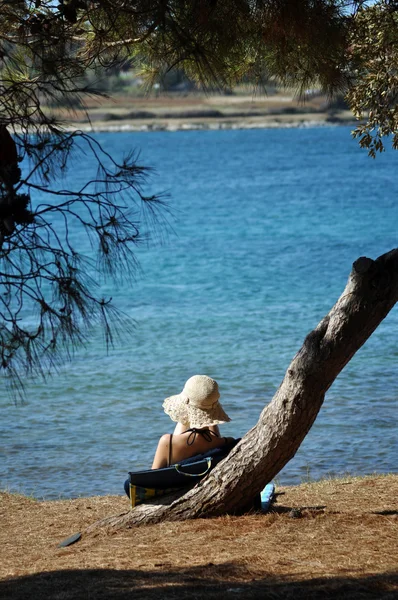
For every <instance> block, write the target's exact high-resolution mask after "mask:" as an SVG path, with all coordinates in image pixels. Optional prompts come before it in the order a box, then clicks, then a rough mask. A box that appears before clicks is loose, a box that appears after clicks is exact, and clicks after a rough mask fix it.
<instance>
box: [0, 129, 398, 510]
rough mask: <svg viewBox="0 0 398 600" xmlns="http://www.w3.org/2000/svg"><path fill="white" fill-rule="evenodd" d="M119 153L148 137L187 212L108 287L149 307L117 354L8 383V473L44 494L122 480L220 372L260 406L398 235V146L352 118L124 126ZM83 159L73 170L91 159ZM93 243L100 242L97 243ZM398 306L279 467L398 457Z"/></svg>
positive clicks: (238, 403) (287, 472) (236, 429)
mask: <svg viewBox="0 0 398 600" xmlns="http://www.w3.org/2000/svg"><path fill="white" fill-rule="evenodd" d="M97 138H98V139H99V141H101V142H102V143H103V144H104V146H105V147H106V149H107V150H108V151H110V152H115V153H116V154H117V153H120V154H121V153H122V152H127V151H128V150H130V149H132V148H140V149H141V156H140V159H141V162H142V163H143V164H147V165H152V166H154V167H155V168H156V176H154V177H152V178H151V180H150V185H149V188H150V189H151V190H152V191H157V192H158V191H162V190H166V191H169V192H170V195H171V198H170V205H171V207H172V210H173V213H174V222H173V227H174V231H175V233H172V232H170V233H169V235H168V236H166V237H165V239H164V242H163V244H158V245H155V246H152V247H149V248H141V249H140V250H139V252H138V256H139V259H140V264H141V270H142V273H141V275H140V276H139V277H138V279H137V281H136V282H135V283H134V284H130V283H128V282H125V283H123V284H122V285H120V286H119V287H118V288H116V287H114V286H110V285H107V286H106V287H105V291H106V293H109V294H110V295H112V296H113V298H114V301H115V303H116V304H117V305H118V306H119V307H120V308H121V309H123V310H124V311H125V312H126V313H128V314H129V315H130V316H131V317H133V318H134V319H135V321H136V328H135V333H134V335H133V336H132V337H131V338H130V339H127V340H125V341H124V343H123V344H121V345H118V346H116V347H115V349H114V350H112V351H110V352H109V354H106V351H105V349H104V347H103V344H102V339H101V336H100V335H98V336H97V337H94V339H93V340H92V342H91V343H90V345H88V346H87V348H85V349H84V350H81V351H79V352H78V354H77V355H76V357H75V359H74V360H73V361H72V362H71V363H68V364H66V365H65V366H64V367H63V368H62V370H61V371H60V372H59V373H58V374H56V375H55V376H54V377H53V378H50V379H48V381H46V382H42V381H33V382H30V383H28V386H27V402H26V404H24V405H15V404H14V403H13V401H12V400H11V399H9V398H7V397H4V396H3V398H2V399H1V401H0V402H1V404H0V407H1V414H2V418H1V424H0V452H1V456H0V488H5V487H7V488H9V489H12V490H17V491H22V492H24V493H29V494H33V495H35V496H37V497H39V498H41V497H44V498H56V497H59V496H63V497H76V496H78V495H90V494H111V493H123V492H122V484H123V481H124V479H125V477H126V473H127V471H129V470H135V469H141V468H145V467H147V466H149V465H150V463H151V459H152V456H153V453H154V451H155V448H156V444H157V438H158V437H159V436H160V435H161V434H162V433H164V432H166V431H170V430H171V427H172V425H171V421H170V420H169V418H168V417H167V416H166V415H164V413H163V412H162V408H161V404H162V401H163V399H164V398H165V397H166V396H168V395H170V394H174V393H178V392H179V391H181V389H182V386H183V384H184V382H185V380H186V379H187V378H188V377H190V376H191V375H193V374H195V373H205V374H208V375H211V376H212V377H214V378H215V379H217V380H218V382H219V385H220V389H221V394H222V401H223V404H224V406H225V408H226V409H227V411H228V413H229V414H230V416H231V418H232V422H231V423H230V424H228V425H225V426H224V427H223V431H224V432H225V434H226V435H233V436H236V437H237V436H242V435H244V433H245V432H246V431H247V430H248V429H250V428H251V427H252V426H253V425H254V424H255V423H256V421H257V419H258V416H259V414H260V412H261V409H262V408H263V406H264V405H265V404H267V403H268V402H269V401H270V400H271V398H272V396H273V394H274V392H275V391H276V389H277V387H278V385H279V384H280V382H281V380H282V378H283V375H284V372H285V370H286V368H287V367H288V365H289V362H290V360H291V359H292V357H293V356H294V354H295V353H296V352H297V350H298V349H299V347H300V346H301V344H302V341H303V339H304V337H305V335H306V334H307V333H308V332H309V331H310V330H311V329H313V328H314V327H315V326H316V325H317V323H318V322H319V321H320V319H321V318H322V317H323V316H324V315H325V314H326V313H327V312H328V311H329V309H330V308H331V306H332V305H333V304H334V303H335V301H336V300H337V298H338V297H339V295H340V294H341V292H342V291H343V288H344V286H345V283H346V280H347V278H348V275H349V272H350V269H351V265H352V262H353V261H354V260H355V259H356V258H358V257H359V256H361V255H366V256H370V257H372V258H375V257H377V256H379V255H380V254H382V253H384V252H386V251H388V250H390V249H392V248H393V247H396V246H397V245H398V244H397V238H398V236H397V233H398V227H397V226H398V201H397V197H398V180H397V178H396V167H397V164H398V153H396V152H395V153H394V152H393V151H389V152H386V153H385V154H383V155H381V156H380V157H378V158H377V160H376V161H372V160H371V159H369V158H368V157H367V155H366V153H365V152H364V151H361V150H360V149H359V148H358V147H357V144H356V142H355V141H353V140H351V138H350V130H349V128H346V127H342V128H332V127H330V128H329V127H327V128H326V127H324V128H308V129H276V130H251V131H250V130H243V131H231V130H230V131H214V132H213V131H187V132H174V133H170V132H159V133H155V132H154V133H142V134H137V133H131V134H130V133H112V134H111V133H109V134H105V133H104V134H98V135H97ZM93 168H94V165H92V164H91V163H90V161H88V160H86V161H84V162H81V163H80V164H79V163H77V164H75V165H74V170H73V174H71V175H70V177H72V176H73V179H74V180H78V179H79V180H81V181H84V180H85V178H87V177H88V176H90V175H92V169H93ZM82 251H84V252H86V251H87V248H86V246H82ZM397 326H398V310H397V309H396V308H395V309H394V310H393V311H392V312H391V313H390V315H389V316H388V317H387V318H386V320H385V321H384V322H383V323H382V324H381V325H380V327H379V328H378V329H377V331H376V332H375V333H374V334H373V336H372V338H371V339H370V340H369V341H368V342H367V344H365V346H364V347H363V348H362V349H361V350H360V351H359V352H358V353H357V355H356V356H355V357H354V359H353V360H352V361H351V362H350V364H349V365H348V366H347V367H346V369H345V370H344V371H343V373H342V374H341V375H340V376H339V377H338V379H337V380H336V382H335V383H334V385H333V386H332V388H331V389H330V391H329V393H328V394H327V397H326V401H325V404H324V406H323V408H322V410H321V412H320V414H319V417H318V419H317V421H316V422H315V425H314V426H313V428H312V430H311V431H310V433H309V434H308V436H307V438H306V440H305V442H304V443H303V445H302V447H301V448H300V450H299V451H298V453H297V454H296V456H295V457H294V459H293V460H292V461H291V462H290V463H289V464H288V465H287V466H286V467H285V469H284V470H283V471H282V472H281V474H280V476H279V480H280V482H281V483H289V484H295V483H300V482H301V480H302V478H303V477H306V476H307V475H308V474H310V476H312V477H314V478H318V477H321V476H323V475H326V474H328V473H341V472H351V473H359V474H365V473H373V472H393V471H396V457H397V455H398V447H397V435H396V434H397V413H398V402H397V400H398V380H397V359H398V345H397V331H398V327H397Z"/></svg>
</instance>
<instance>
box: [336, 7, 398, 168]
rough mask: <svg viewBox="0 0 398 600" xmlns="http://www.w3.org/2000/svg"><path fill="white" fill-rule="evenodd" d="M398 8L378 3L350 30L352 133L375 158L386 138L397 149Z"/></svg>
mask: <svg viewBox="0 0 398 600" xmlns="http://www.w3.org/2000/svg"><path fill="white" fill-rule="evenodd" d="M397 9H398V7H395V5H392V6H390V3H377V4H375V5H374V6H370V7H368V8H366V10H365V9H362V10H361V11H360V12H359V13H358V15H357V17H356V19H355V23H354V26H353V27H352V30H351V37H350V48H349V50H350V52H351V77H352V84H351V86H350V88H349V90H348V93H347V98H348V101H349V104H350V107H351V109H352V111H353V113H354V115H355V116H356V117H357V119H358V120H363V121H364V122H363V123H361V124H360V125H359V126H358V127H357V128H356V129H355V131H354V132H353V134H354V136H355V137H357V138H358V139H359V144H360V146H361V147H363V148H368V149H369V155H370V156H372V157H373V158H374V157H375V156H376V153H377V152H382V151H383V150H384V143H383V139H382V138H383V137H386V136H389V135H391V136H392V145H393V147H394V148H395V149H396V148H398V106H397V100H398V13H397Z"/></svg>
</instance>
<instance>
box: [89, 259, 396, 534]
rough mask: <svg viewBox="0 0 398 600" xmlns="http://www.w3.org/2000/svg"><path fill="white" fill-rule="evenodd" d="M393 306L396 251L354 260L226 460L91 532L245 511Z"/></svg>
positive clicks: (294, 448) (290, 453)
mask: <svg viewBox="0 0 398 600" xmlns="http://www.w3.org/2000/svg"><path fill="white" fill-rule="evenodd" d="M397 300H398V249H395V250H392V251H391V252H389V253H387V254H384V255H383V256H380V257H379V258H378V259H377V260H375V261H373V260H371V259H369V258H366V257H362V258H359V259H358V260H357V261H356V262H355V263H354V265H353V269H352V272H351V274H350V277H349V280H348V283H347V286H346V288H345V290H344V292H343V294H342V295H341V297H340V298H339V300H338V301H337V302H336V304H335V306H334V307H333V308H332V310H331V311H330V312H329V314H328V315H326V317H324V319H322V321H321V322H320V323H319V325H318V326H317V327H316V329H314V331H312V332H311V333H310V334H309V335H308V336H307V337H306V339H305V340H304V344H303V346H302V348H301V349H300V351H299V352H298V353H297V355H296V356H295V357H294V359H293V361H292V363H291V364H290V366H289V368H288V370H287V372H286V375H285V377H284V379H283V381H282V384H281V386H280V387H279V389H278V391H277V392H276V394H275V396H274V398H273V399H272V401H271V402H270V404H269V405H268V406H267V407H266V408H264V410H263V411H262V413H261V415H260V419H259V421H258V423H257V425H255V427H253V429H251V430H250V431H249V432H248V433H247V434H246V435H245V436H244V437H243V438H242V440H241V441H240V442H239V443H238V444H237V445H236V446H235V448H234V449H233V450H232V451H231V453H230V454H229V455H228V457H227V458H226V459H225V460H224V461H222V463H220V464H219V465H218V466H217V467H216V468H215V469H214V470H213V471H212V472H211V473H210V474H209V475H208V476H207V477H206V478H205V479H203V480H202V481H201V482H200V483H198V484H197V485H196V486H195V487H194V488H193V489H191V490H190V491H189V492H187V493H186V494H184V495H183V496H181V497H178V498H177V499H174V500H173V499H172V500H171V503H170V499H169V504H165V503H164V501H163V503H159V500H158V501H157V503H153V504H146V505H140V506H137V507H136V508H134V509H133V510H131V511H129V512H127V513H124V514H122V515H118V516H115V517H110V518H108V519H105V520H103V521H100V522H98V523H96V524H94V526H91V527H90V528H89V530H92V529H93V528H96V527H98V526H104V525H108V526H115V527H120V526H125V525H126V526H131V525H140V524H146V523H157V522H159V521H163V520H169V521H171V520H172V521H177V520H183V519H192V518H196V517H211V516H216V515H221V514H225V513H228V512H236V511H239V510H241V509H242V508H244V506H245V505H247V503H248V501H249V500H250V499H253V498H254V497H255V496H256V495H257V494H258V493H259V492H260V491H261V489H262V488H263V487H264V485H265V484H266V483H267V482H269V481H271V479H272V478H273V477H275V475H277V473H279V471H280V470H281V469H282V468H283V467H284V466H285V465H286V463H288V462H289V460H290V459H291V458H292V457H293V456H294V455H295V453H296V452H297V450H298V448H299V447H300V444H301V442H302V441H303V439H304V438H305V436H306V434H307V433H308V431H309V429H310V428H311V426H312V424H313V422H314V420H315V418H316V416H317V414H318V412H319V410H320V408H321V406H322V403H323V399H324V397H325V393H326V391H327V390H328V389H329V387H330V386H331V384H332V383H333V381H334V380H335V378H336V377H337V375H338V374H339V373H340V371H341V370H342V369H343V367H344V366H345V365H346V364H347V363H348V361H349V360H350V359H351V358H352V357H353V355H354V354H355V352H356V351H357V350H358V349H359V348H360V347H361V346H362V345H363V344H364V343H365V341H366V340H367V339H368V338H369V336H370V335H371V334H372V333H373V331H374V330H375V329H376V327H377V326H378V325H379V324H380V322H381V321H382V320H383V319H384V318H385V317H386V315H387V314H388V312H389V311H390V310H391V308H392V307H393V306H394V304H395V303H396V302H397ZM160 501H161V502H162V499H160ZM89 530H88V531H89Z"/></svg>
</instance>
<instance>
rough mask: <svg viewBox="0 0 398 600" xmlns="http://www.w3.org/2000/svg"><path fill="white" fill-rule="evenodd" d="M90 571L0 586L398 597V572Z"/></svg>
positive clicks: (16, 596)
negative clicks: (306, 575) (313, 575)
mask: <svg viewBox="0 0 398 600" xmlns="http://www.w3.org/2000/svg"><path fill="white" fill-rule="evenodd" d="M161 566H163V565H157V567H158V568H157V570H152V571H150V570H147V571H140V570H120V571H119V570H116V569H92V570H70V571H53V572H46V573H38V574H35V575H29V576H24V577H18V578H15V579H9V580H6V581H1V582H0V598H2V600H11V599H12V600H26V598H32V599H34V600H55V599H57V600H60V599H62V600H72V599H73V600H75V599H76V600H77V599H79V600H86V599H87V600H94V599H95V600H105V599H108V598H112V600H125V599H126V600H127V598H134V597H136V598H139V599H140V600H154V599H155V598H162V600H163V599H164V600H172V599H173V600H175V599H176V598H178V600H188V599H190V600H192V599H195V598H198V599H199V598H205V599H206V600H213V599H214V600H216V599H217V600H219V598H220V597H222V598H224V597H226V598H238V597H239V598H244V599H245V600H246V599H258V600H260V599H261V600H265V599H267V598H270V599H272V600H278V599H281V600H282V599H283V600H287V599H292V600H293V599H294V600H300V599H303V600H304V599H306V600H314V599H317V600H318V599H319V600H321V599H322V600H329V599H330V600H331V599H332V598H333V599H336V598H344V599H345V600H346V599H359V600H370V599H372V600H376V599H377V600H393V598H394V599H395V598H397V593H398V572H394V573H384V574H382V575H373V576H367V577H359V578H353V577H330V578H328V577H322V578H317V579H308V580H304V581H295V580H289V579H286V578H275V577H272V576H269V577H264V576H262V577H261V578H259V577H252V579H251V580H248V579H249V577H248V574H249V571H248V569H247V568H246V567H245V566H243V565H237V564H234V563H225V564H219V565H214V564H211V563H210V564H208V565H206V566H200V567H191V568H189V569H171V568H170V567H167V563H166V564H165V565H164V569H163V570H159V569H160V567H161Z"/></svg>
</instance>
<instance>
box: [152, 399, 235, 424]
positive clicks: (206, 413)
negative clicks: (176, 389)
mask: <svg viewBox="0 0 398 600" xmlns="http://www.w3.org/2000/svg"><path fill="white" fill-rule="evenodd" d="M187 400H188V398H187V397H186V396H184V395H183V394H178V395H177V396H170V397H169V398H166V400H165V401H164V402H163V408H164V412H165V413H166V414H167V415H169V417H170V419H171V420H172V421H176V422H177V423H183V424H184V425H189V426H190V427H195V428H197V429H200V428H201V427H210V426H211V425H221V423H228V422H229V421H230V420H231V419H230V418H229V416H228V415H227V413H226V412H225V411H224V409H223V407H222V406H221V404H220V402H216V404H214V405H213V406H212V407H211V408H209V409H203V408H197V407H196V406H193V405H192V404H189V402H187Z"/></svg>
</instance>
